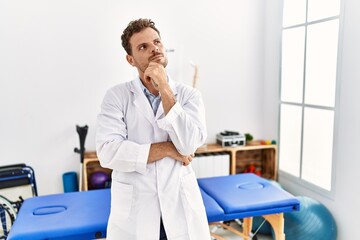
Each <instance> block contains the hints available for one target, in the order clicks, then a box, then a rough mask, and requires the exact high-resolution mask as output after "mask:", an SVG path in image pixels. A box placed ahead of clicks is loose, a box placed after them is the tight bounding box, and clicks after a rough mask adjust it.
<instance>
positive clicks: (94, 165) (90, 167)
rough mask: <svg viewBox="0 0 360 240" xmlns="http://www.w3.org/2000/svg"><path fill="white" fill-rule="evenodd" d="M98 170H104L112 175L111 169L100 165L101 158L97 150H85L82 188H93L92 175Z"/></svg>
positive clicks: (85, 189)
mask: <svg viewBox="0 0 360 240" xmlns="http://www.w3.org/2000/svg"><path fill="white" fill-rule="evenodd" d="M96 171H104V172H106V173H108V174H109V175H110V176H111V172H112V170H111V169H108V168H103V167H101V165H100V162H99V159H98V157H97V155H96V152H85V155H84V164H83V184H82V185H83V186H82V190H84V191H87V190H91V186H90V184H89V180H90V176H91V174H92V173H94V172H96Z"/></svg>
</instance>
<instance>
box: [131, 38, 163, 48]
mask: <svg viewBox="0 0 360 240" xmlns="http://www.w3.org/2000/svg"><path fill="white" fill-rule="evenodd" d="M152 41H153V42H154V41H161V38H155V39H153V40H152ZM147 44H148V43H145V42H144V43H139V44H138V45H137V46H136V48H139V47H140V46H143V45H147Z"/></svg>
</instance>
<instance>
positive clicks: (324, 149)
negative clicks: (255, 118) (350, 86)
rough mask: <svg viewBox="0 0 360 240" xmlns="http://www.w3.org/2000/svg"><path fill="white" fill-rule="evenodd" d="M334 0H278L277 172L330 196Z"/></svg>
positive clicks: (336, 34) (336, 28)
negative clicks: (280, 6)
mask: <svg viewBox="0 0 360 240" xmlns="http://www.w3.org/2000/svg"><path fill="white" fill-rule="evenodd" d="M339 14H340V0H284V6H283V31H282V57H281V79H280V81H281V84H280V86H281V87H280V134H279V144H280V145H279V169H280V171H281V172H284V173H286V174H287V175H289V176H292V177H295V178H297V179H299V180H300V181H303V182H308V183H310V184H312V185H315V186H317V187H319V188H321V189H323V190H326V191H331V183H332V176H331V174H332V161H333V156H332V155H333V138H334V118H335V114H336V112H335V111H336V108H335V100H336V79H337V77H336V76H337V58H338V57H337V56H338V38H339Z"/></svg>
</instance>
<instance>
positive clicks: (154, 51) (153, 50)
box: [152, 45, 159, 53]
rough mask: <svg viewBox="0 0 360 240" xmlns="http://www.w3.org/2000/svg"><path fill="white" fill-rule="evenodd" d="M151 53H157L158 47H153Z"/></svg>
mask: <svg viewBox="0 0 360 240" xmlns="http://www.w3.org/2000/svg"><path fill="white" fill-rule="evenodd" d="M152 52H153V53H156V52H159V47H158V46H156V45H154V47H153V49H152Z"/></svg>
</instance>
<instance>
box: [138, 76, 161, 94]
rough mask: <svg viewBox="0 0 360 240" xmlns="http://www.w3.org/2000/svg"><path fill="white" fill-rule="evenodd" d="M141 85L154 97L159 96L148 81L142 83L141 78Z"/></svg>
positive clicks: (141, 78)
mask: <svg viewBox="0 0 360 240" xmlns="http://www.w3.org/2000/svg"><path fill="white" fill-rule="evenodd" d="M140 80H141V82H142V84H143V85H144V86H145V87H146V88H147V89H148V90H149V92H151V93H152V94H154V95H155V96H157V95H159V91H158V90H156V89H155V87H154V85H153V84H152V83H151V82H150V81H144V80H143V76H142V77H140Z"/></svg>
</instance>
